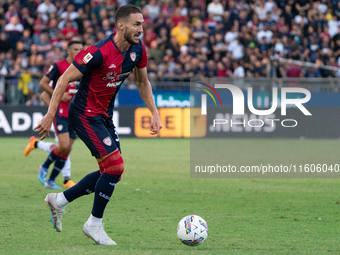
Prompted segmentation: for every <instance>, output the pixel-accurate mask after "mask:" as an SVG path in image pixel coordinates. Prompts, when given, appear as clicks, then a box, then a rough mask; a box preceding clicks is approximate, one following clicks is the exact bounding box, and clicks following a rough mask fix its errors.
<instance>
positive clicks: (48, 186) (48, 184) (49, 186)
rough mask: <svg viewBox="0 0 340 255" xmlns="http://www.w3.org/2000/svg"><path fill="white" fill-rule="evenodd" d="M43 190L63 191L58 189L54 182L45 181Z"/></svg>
mask: <svg viewBox="0 0 340 255" xmlns="http://www.w3.org/2000/svg"><path fill="white" fill-rule="evenodd" d="M44 186H45V189H63V188H62V187H59V186H58V185H57V184H56V183H55V182H54V181H47V182H45V184H44Z"/></svg>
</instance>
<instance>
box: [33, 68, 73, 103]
mask: <svg viewBox="0 0 340 255" xmlns="http://www.w3.org/2000/svg"><path fill="white" fill-rule="evenodd" d="M50 82H51V79H50V78H49V77H47V76H46V75H45V76H44V77H43V78H42V79H41V81H40V83H39V86H40V88H41V89H42V90H43V91H45V92H46V93H47V94H48V95H50V96H51V95H52V94H53V88H52V87H51V86H50ZM71 98H72V96H70V93H68V92H65V93H64V94H63V97H62V99H61V101H63V102H67V101H69V100H71ZM44 103H45V102H44Z"/></svg>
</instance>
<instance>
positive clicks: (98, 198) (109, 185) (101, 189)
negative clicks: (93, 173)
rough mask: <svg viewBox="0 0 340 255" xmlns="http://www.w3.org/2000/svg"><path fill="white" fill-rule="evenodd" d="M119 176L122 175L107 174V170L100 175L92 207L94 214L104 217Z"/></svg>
mask: <svg viewBox="0 0 340 255" xmlns="http://www.w3.org/2000/svg"><path fill="white" fill-rule="evenodd" d="M119 178H120V175H113V174H107V173H105V172H104V173H102V174H101V175H100V177H99V178H98V181H97V184H96V187H95V195H94V202H93V207H92V215H93V216H95V217H97V218H103V214H104V210H105V207H106V204H107V203H108V202H109V200H110V198H111V195H112V193H113V191H114V189H115V186H116V183H117V181H118V179H119Z"/></svg>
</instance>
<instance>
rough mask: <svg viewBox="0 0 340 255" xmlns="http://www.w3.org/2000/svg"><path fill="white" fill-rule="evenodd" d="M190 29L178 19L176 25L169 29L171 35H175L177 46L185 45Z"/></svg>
mask: <svg viewBox="0 0 340 255" xmlns="http://www.w3.org/2000/svg"><path fill="white" fill-rule="evenodd" d="M190 33H191V30H190V29H189V28H188V27H187V26H186V25H185V24H184V22H183V21H182V20H180V21H179V22H178V24H177V26H176V27H174V28H173V29H172V30H171V35H172V36H175V37H176V39H177V42H178V45H179V46H182V45H185V44H187V43H188V41H189V35H190Z"/></svg>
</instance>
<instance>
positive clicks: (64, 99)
mask: <svg viewBox="0 0 340 255" xmlns="http://www.w3.org/2000/svg"><path fill="white" fill-rule="evenodd" d="M71 98H72V96H70V93H68V92H65V93H64V95H63V97H62V98H61V101H63V102H67V101H69V100H71Z"/></svg>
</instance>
